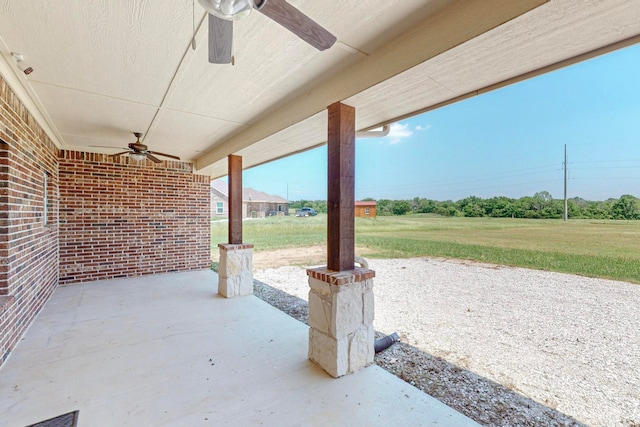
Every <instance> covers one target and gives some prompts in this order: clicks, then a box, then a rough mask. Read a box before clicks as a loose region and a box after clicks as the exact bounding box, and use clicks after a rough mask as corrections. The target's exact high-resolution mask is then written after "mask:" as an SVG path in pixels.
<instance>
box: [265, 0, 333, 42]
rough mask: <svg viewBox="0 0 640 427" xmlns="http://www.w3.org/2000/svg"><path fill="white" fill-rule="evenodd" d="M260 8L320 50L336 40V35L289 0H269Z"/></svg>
mask: <svg viewBox="0 0 640 427" xmlns="http://www.w3.org/2000/svg"><path fill="white" fill-rule="evenodd" d="M258 10H259V11H260V12H262V13H263V14H264V15H266V16H268V17H269V18H271V19H273V20H274V21H276V22H277V23H278V24H280V25H282V26H283V27H285V28H286V29H287V30H289V31H291V32H292V33H294V34H295V35H297V36H298V37H300V38H301V39H302V40H304V41H306V42H307V43H309V44H310V45H311V46H313V47H315V48H316V49H318V50H325V49H328V48H330V47H331V46H333V44H334V43H335V42H336V36H334V35H333V34H331V33H330V32H329V31H327V30H326V29H324V28H323V27H322V26H321V25H320V24H318V23H317V22H316V21H314V20H313V19H311V18H309V17H308V16H307V15H305V14H304V13H302V12H300V11H299V10H298V9H296V8H295V7H294V6H291V5H290V4H289V3H287V0H267V1H266V2H265V3H264V4H263V5H262V6H261V7H260V8H259V9H258Z"/></svg>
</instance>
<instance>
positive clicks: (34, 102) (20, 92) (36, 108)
mask: <svg viewBox="0 0 640 427" xmlns="http://www.w3.org/2000/svg"><path fill="white" fill-rule="evenodd" d="M0 51H1V54H0V74H1V75H2V78H3V79H4V80H5V81H6V82H7V84H8V85H9V87H10V88H11V90H13V92H14V93H15V94H16V96H17V97H18V99H19V100H20V101H21V102H22V103H23V104H24V106H25V107H26V108H27V110H28V111H29V113H31V115H32V116H33V118H34V119H35V120H36V122H37V123H38V124H39V125H40V126H41V127H42V129H43V130H44V132H45V133H46V134H47V136H48V137H49V138H51V141H53V143H54V144H55V145H56V147H58V149H62V138H61V137H60V134H59V133H58V131H57V130H56V129H55V127H54V126H53V124H52V122H51V119H50V118H49V115H48V114H47V113H46V111H45V110H44V108H43V107H42V104H41V103H40V101H39V100H38V99H37V97H35V94H33V93H32V91H30V90H29V89H27V88H26V87H25V85H24V84H23V82H22V81H21V80H20V78H19V77H18V75H17V74H16V72H17V71H18V69H17V68H16V66H15V64H14V61H13V58H12V57H11V52H10V51H9V49H7V46H6V45H5V43H4V41H3V40H2V39H1V38H0ZM34 97H35V99H34Z"/></svg>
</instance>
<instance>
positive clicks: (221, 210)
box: [216, 202, 224, 215]
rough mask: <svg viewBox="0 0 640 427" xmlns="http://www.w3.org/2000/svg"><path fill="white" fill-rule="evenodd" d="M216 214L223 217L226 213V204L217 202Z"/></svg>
mask: <svg viewBox="0 0 640 427" xmlns="http://www.w3.org/2000/svg"><path fill="white" fill-rule="evenodd" d="M216 213H217V214H218V215H222V214H223V213H224V203H222V202H216Z"/></svg>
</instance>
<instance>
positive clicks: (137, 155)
mask: <svg viewBox="0 0 640 427" xmlns="http://www.w3.org/2000/svg"><path fill="white" fill-rule="evenodd" d="M129 157H131V158H132V159H133V160H135V161H136V162H141V161H143V160H144V159H146V158H147V156H146V155H145V154H141V153H131V154H129Z"/></svg>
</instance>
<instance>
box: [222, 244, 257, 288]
mask: <svg viewBox="0 0 640 427" xmlns="http://www.w3.org/2000/svg"><path fill="white" fill-rule="evenodd" d="M218 248H220V264H219V265H218V293H219V294H220V295H222V296H223V297H226V298H235V297H238V296H243V295H252V294H253V245H249V244H230V243H229V244H225V243H220V244H218Z"/></svg>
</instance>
